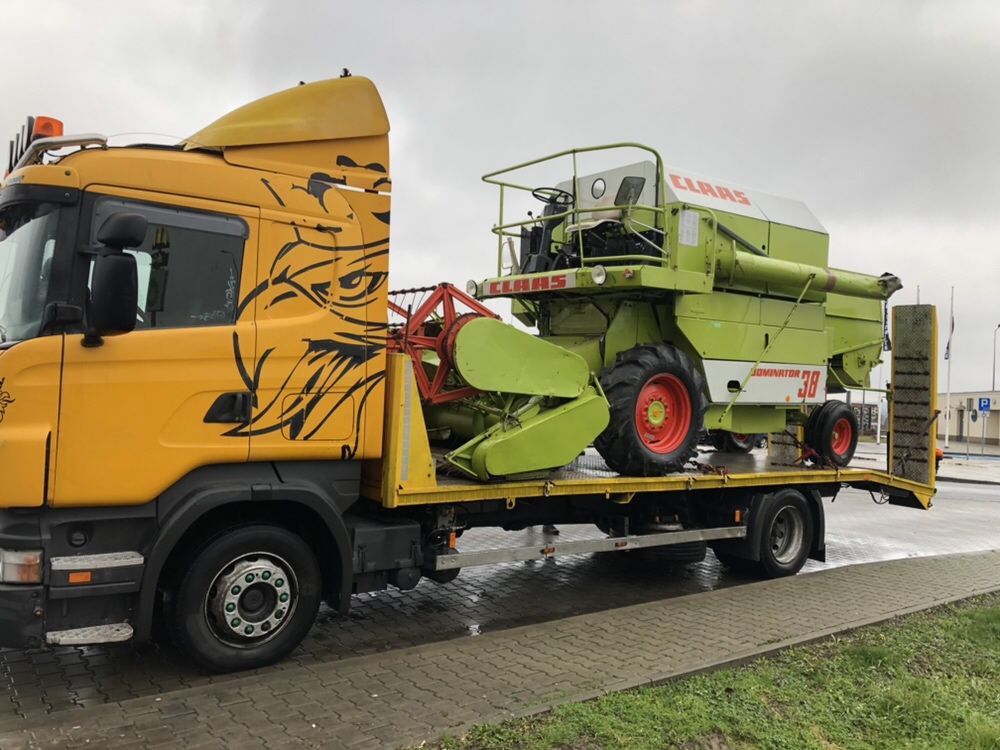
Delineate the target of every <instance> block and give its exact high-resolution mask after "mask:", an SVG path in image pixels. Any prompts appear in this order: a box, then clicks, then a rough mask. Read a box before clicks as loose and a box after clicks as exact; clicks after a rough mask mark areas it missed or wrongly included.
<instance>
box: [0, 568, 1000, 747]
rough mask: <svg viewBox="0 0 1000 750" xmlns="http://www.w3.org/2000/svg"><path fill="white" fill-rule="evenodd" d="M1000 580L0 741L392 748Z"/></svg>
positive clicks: (911, 586) (796, 608)
mask: <svg viewBox="0 0 1000 750" xmlns="http://www.w3.org/2000/svg"><path fill="white" fill-rule="evenodd" d="M998 589H1000V550H997V551H992V552H985V553H976V554H963V555H949V556H942V557H925V558H913V559H908V560H897V561H891V562H882V563H870V564H866V565H856V566H851V567H846V568H838V569H834V570H829V571H822V572H818V573H813V574H810V575H808V576H798V577H795V578H786V579H781V580H776V581H765V582H760V583H752V584H747V585H744V586H739V587H735V588H728V589H723V590H719V591H711V592H707V593H702V594H694V595H691V596H685V597H680V598H674V599H669V600H665V601H658V602H651V603H647V604H639V605H634V606H630V607H623V608H619V609H612V610H607V611H604V612H598V613H593V614H587V615H580V616H578V617H571V618H567V619H563V620H557V621H554V622H549V623H544V624H539V625H529V626H525V627H519V628H512V629H510V630H505V631H499V632H496V633H491V634H487V635H483V636H479V637H470V638H464V639H461V640H450V641H446V642H440V643H433V644H428V645H424V646H417V647H413V648H405V649H399V650H395V651H389V652H386V653H380V654H373V655H369V656H360V657H356V658H349V659H345V660H342V661H339V662H333V663H327V664H316V665H304V666H301V667H297V668H294V669H285V670H279V671H274V672H273V673H270V674H264V675H254V676H250V677H244V678H239V679H236V680H229V681H226V682H224V683H221V684H214V685H213V684H209V685H202V686H198V687H194V688H188V689H181V690H175V691H172V692H167V693H164V694H162V695H160V696H155V697H154V696H147V697H143V698H137V699H133V700H129V701H124V702H121V703H112V704H105V705H102V706H96V707H92V708H88V709H82V710H78V711H64V712H61V713H60V714H59V715H57V716H56V715H53V716H52V719H53V721H52V722H51V723H50V724H48V725H47V726H44V727H42V728H39V727H37V726H36V727H34V728H32V729H23V730H20V731H8V732H3V733H0V748H4V749H5V750H8V749H9V750H13V748H42V747H44V748H49V747H136V748H140V747H141V748H146V747H178V748H180V747H183V748H210V747H215V748H256V747H266V748H283V747H330V748H352V749H354V748H359V749H360V748H383V747H386V748H395V747H400V746H405V745H410V744H418V743H419V742H421V741H422V740H425V739H433V738H436V737H438V736H440V735H441V734H442V733H443V732H449V733H459V732H461V731H463V730H464V729H465V728H467V727H469V726H471V725H472V724H478V723H483V722H494V721H500V720H503V719H506V718H510V717H513V716H524V715H529V714H532V713H537V712H540V711H544V710H546V709H548V708H550V707H552V706H554V705H557V704H560V703H565V702H568V701H578V700H584V699H587V698H591V697H594V696H597V695H601V694H603V693H607V692H612V691H616V690H623V689H626V688H629V687H634V686H638V685H643V684H649V683H655V682H658V681H662V680H665V679H669V678H671V677H675V676H678V675H682V674H687V673H691V672H697V671H701V670H705V669H710V668H713V667H718V666H720V665H724V664H731V663H737V662H741V661H745V660H747V659H750V658H753V657H756V656H759V655H761V654H766V653H770V652H773V651H775V650H778V649H780V648H784V647H786V646H789V645H793V644H798V643H803V642H807V641H810V640H814V639H817V638H822V637H824V636H828V635H831V634H833V633H837V632H841V631H844V630H848V629H851V628H855V627H858V626H861V625H866V624H870V623H873V622H878V621H881V620H885V619H888V618H891V617H895V616H898V615H903V614H907V613H910V612H914V611H917V610H921V609H926V608H928V607H933V606H935V605H938V604H943V603H946V602H950V601H955V600H958V599H963V598H966V597H969V596H973V595H976V594H981V593H986V592H990V591H994V590H998ZM413 627H414V628H419V627H421V624H420V621H419V618H414V620H413Z"/></svg>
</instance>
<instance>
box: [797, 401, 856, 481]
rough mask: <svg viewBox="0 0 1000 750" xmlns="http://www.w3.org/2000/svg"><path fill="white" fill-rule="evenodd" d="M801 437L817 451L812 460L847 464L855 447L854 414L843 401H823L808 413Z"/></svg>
mask: <svg viewBox="0 0 1000 750" xmlns="http://www.w3.org/2000/svg"><path fill="white" fill-rule="evenodd" d="M805 438H806V443H808V444H809V446H810V447H812V449H813V450H814V451H816V453H818V454H819V458H816V457H813V458H812V459H811V460H812V461H813V463H824V462H825V461H829V462H830V463H832V464H834V465H835V466H847V465H848V464H849V463H850V462H851V459H852V458H854V451H855V450H856V449H857V447H858V418H857V417H856V416H855V415H854V410H853V409H852V408H851V407H850V406H848V405H847V404H845V403H844V402H843V401H827V402H826V403H825V404H823V405H822V406H820V407H819V408H818V409H816V410H815V411H814V412H813V413H812V414H811V415H809V420H808V421H807V422H806V434H805Z"/></svg>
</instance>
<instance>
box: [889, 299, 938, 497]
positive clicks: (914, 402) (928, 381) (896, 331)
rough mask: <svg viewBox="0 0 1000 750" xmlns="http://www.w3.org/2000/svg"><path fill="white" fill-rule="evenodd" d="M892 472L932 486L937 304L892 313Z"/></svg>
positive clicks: (895, 310)
mask: <svg viewBox="0 0 1000 750" xmlns="http://www.w3.org/2000/svg"><path fill="white" fill-rule="evenodd" d="M892 341H893V347H894V351H893V356H892V398H891V399H890V400H889V470H890V473H891V474H892V475H894V476H897V477H902V478H904V479H910V480H912V481H914V482H921V483H923V484H931V483H932V481H933V478H934V476H933V475H934V461H933V460H932V457H933V455H934V450H935V447H936V445H935V432H936V430H935V426H934V422H935V420H936V419H937V414H938V411H937V314H936V311H935V308H934V306H933V305H897V306H896V307H894V308H893V309H892Z"/></svg>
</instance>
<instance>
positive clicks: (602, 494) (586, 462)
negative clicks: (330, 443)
mask: <svg viewBox="0 0 1000 750" xmlns="http://www.w3.org/2000/svg"><path fill="white" fill-rule="evenodd" d="M893 322H894V329H895V339H896V350H895V352H894V357H893V370H892V373H893V380H892V388H891V389H890V392H891V393H895V394H899V396H900V397H899V398H897V399H890V403H891V409H890V425H891V427H890V430H889V437H890V441H889V445H888V446H887V465H886V468H885V469H884V470H872V469H853V468H840V467H836V466H832V467H829V468H827V467H823V466H811V465H809V464H808V463H807V462H806V461H804V460H803V456H802V454H801V449H800V448H801V440H800V437H799V436H796V435H793V434H790V433H784V434H780V435H772V436H771V439H770V440H769V453H768V456H767V458H766V459H761V458H760V457H759V456H753V455H730V454H721V453H717V452H706V454H705V455H704V456H702V457H700V458H699V459H698V460H696V461H694V462H693V463H692V466H691V471H688V472H684V473H677V474H670V475H666V476H661V477H626V476H620V475H618V474H616V473H615V472H613V471H611V470H610V469H609V468H608V467H607V465H606V464H605V463H604V462H603V460H602V459H601V458H600V456H599V455H597V454H596V453H595V452H594V451H592V450H588V451H587V452H586V453H585V454H584V455H582V456H580V457H579V458H578V459H577V460H576V461H574V462H573V463H572V464H570V465H569V466H566V467H564V468H562V469H559V470H557V471H553V472H548V473H546V474H544V475H542V476H537V477H531V478H524V479H520V480H515V481H510V480H508V481H496V482H488V483H483V482H477V481H474V480H470V479H468V478H464V477H460V476H447V475H445V476H442V475H441V474H440V473H439V467H440V466H441V465H442V462H441V461H440V460H439V458H438V456H436V455H435V453H434V451H433V450H432V449H431V447H430V444H429V442H428V440H427V430H426V427H425V425H424V421H423V417H422V414H421V410H420V402H419V398H418V389H417V386H416V382H415V380H414V376H413V372H412V370H413V363H412V360H411V359H410V358H409V357H407V356H405V355H391V356H390V358H389V364H388V368H387V396H386V424H385V432H384V437H385V443H384V446H383V456H384V458H383V460H382V461H380V462H376V463H372V464H369V465H368V466H367V467H366V471H365V473H364V479H363V484H362V492H363V494H364V495H365V496H366V497H368V498H369V499H371V500H372V501H373V502H377V503H378V504H379V505H381V506H382V508H384V509H386V510H390V511H392V513H393V514H394V515H407V513H410V514H412V513H414V512H417V513H420V514H427V515H430V516H434V515H438V516H439V518H438V519H437V521H436V522H430V525H432V526H433V525H434V523H437V524H439V525H440V528H441V529H442V530H445V529H447V530H449V535H448V537H447V544H443V543H442V542H441V540H439V541H438V543H437V544H436V545H433V544H432V545H429V546H428V545H425V553H426V554H425V555H424V557H423V562H422V567H423V572H424V574H425V575H428V576H430V577H437V578H439V579H441V578H445V577H447V576H445V575H442V574H443V573H445V572H448V571H451V572H455V571H457V570H459V569H460V568H462V567H472V566H477V565H489V564H495V563H503V562H513V561H522V560H531V559H540V558H550V557H558V556H560V555H572V554H583V553H592V552H615V551H628V550H637V549H648V548H652V547H666V546H673V545H688V546H689V547H691V546H693V551H692V552H691V555H693V556H694V557H697V556H698V555H699V553H701V554H703V552H704V548H705V546H706V544H708V545H711V546H713V547H714V548H715V550H716V552H717V554H719V555H720V557H722V558H726V559H728V561H729V562H730V563H732V564H737V561H738V560H739V561H745V562H746V563H754V564H755V565H753V566H752V567H756V568H758V569H760V572H762V573H764V574H765V575H787V574H793V573H795V572H797V571H798V570H799V568H800V567H801V565H802V564H803V563H804V562H805V560H806V558H807V557H808V556H811V557H815V558H818V559H823V555H824V549H825V547H824V542H823V530H824V522H823V509H822V503H821V500H820V498H822V497H833V496H836V494H837V493H838V492H839V491H840V489H842V488H844V487H853V488H856V489H861V490H865V491H868V492H871V493H873V497H874V495H875V494H876V493H877V494H878V495H879V497H880V498H881V499H883V500H884V501H885V502H889V503H891V504H898V505H907V506H911V507H916V508H924V509H927V508H930V506H931V501H932V498H933V496H934V493H935V489H934V480H935V468H936V467H935V462H934V460H933V455H934V430H933V429H932V426H933V424H934V421H935V419H936V416H937V410H936V405H935V402H934V394H935V393H936V389H935V387H934V386H935V384H936V383H935V380H936V375H935V352H936V349H935V341H936V321H935V317H934V312H933V308H930V307H928V306H901V307H897V308H895V309H894V316H893ZM893 437H895V439H892V438H893ZM782 491H783V492H785V493H786V495H787V494H788V492H789V491H790V492H793V493H797V494H798V495H800V496H801V497H802V498H804V499H805V501H806V507H807V508H808V510H809V514H810V515H811V519H810V522H809V523H806V524H805V528H804V529H801V530H802V531H805V532H807V535H808V536H809V537H810V538H809V539H808V540H802V544H803V545H804V547H803V549H802V550H800V551H795V552H794V554H792V552H791V551H789V552H788V555H787V556H788V561H786V563H785V564H782V565H777V564H774V563H773V561H769V560H768V559H766V558H767V554H768V553H767V550H766V549H765V547H766V544H765V539H767V538H768V535H769V534H771V533H772V532H774V533H775V534H777V533H778V530H775V529H774V528H767V529H765V528H763V524H762V523H761V522H759V519H761V518H762V517H766V516H768V515H769V514H768V513H767V512H766V507H767V505H768V504H769V503H770V502H771V501H772V499H773V497H774V496H775V495H776V494H777V493H779V492H782ZM435 509H437V510H436V511H435ZM651 516H652V517H653V519H654V520H652V521H650V520H649V519H650V517H651ZM665 516H669V518H667V519H665V518H664V517H665ZM765 520H767V519H766V518H765ZM570 521H577V522H579V521H584V522H586V521H594V522H596V523H598V525H599V526H601V527H602V529H603V530H606V531H607V532H608V535H607V538H605V539H596V540H586V541H573V542H563V543H560V542H558V541H551V542H546V544H545V545H544V546H541V547H538V546H529V547H524V546H518V547H513V548H508V549H495V550H487V551H483V550H477V551H474V552H461V551H460V549H459V548H458V544H457V535H456V534H454V533H451V532H452V531H453V530H454V529H460V530H461V529H462V528H463V527H465V526H474V525H489V526H501V527H505V528H511V529H515V528H523V527H524V526H527V525H532V524H538V523H561V522H570ZM425 525H427V522H426V521H425ZM793 531H794V530H793ZM442 538H444V537H442ZM777 541H778V540H776V539H774V540H769V542H774V544H772V546H774V545H776V544H777ZM805 547H807V548H808V549H805ZM762 555H763V557H764V559H763V560H762ZM689 559H691V558H690V557H689Z"/></svg>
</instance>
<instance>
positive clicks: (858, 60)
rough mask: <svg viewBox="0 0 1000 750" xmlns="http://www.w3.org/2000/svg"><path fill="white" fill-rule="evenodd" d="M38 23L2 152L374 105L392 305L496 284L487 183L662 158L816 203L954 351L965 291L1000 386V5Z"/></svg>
mask: <svg viewBox="0 0 1000 750" xmlns="http://www.w3.org/2000/svg"><path fill="white" fill-rule="evenodd" d="M39 13H40V12H39V11H38V9H37V8H35V7H34V6H30V5H28V4H24V3H20V4H16V5H15V4H10V5H8V6H6V7H5V10H4V16H3V20H2V23H3V25H4V27H5V28H6V30H7V33H6V34H5V45H4V46H5V50H4V51H5V59H6V65H5V73H6V75H5V79H6V86H5V91H4V97H3V98H4V102H3V106H2V107H0V134H2V133H7V134H9V135H8V137H10V136H13V134H14V133H15V131H16V130H17V129H19V128H20V126H21V125H22V123H23V121H24V118H25V117H26V116H27V115H29V114H32V115H39V114H45V115H51V116H55V117H58V118H60V119H62V120H63V121H64V122H65V123H66V129H67V132H95V131H96V132H100V133H104V134H108V135H117V134H130V135H125V136H122V138H123V139H124V141H137V140H154V137H153V135H150V134H155V136H156V139H159V140H161V141H167V142H170V141H171V140H179V139H180V138H183V137H185V136H188V135H190V134H192V133H194V132H196V131H197V130H198V129H200V128H201V127H202V126H204V125H206V124H208V123H209V122H211V121H213V120H214V119H216V118H217V117H219V116H221V115H222V114H225V113H226V112H228V111H229V110H231V109H234V108H235V107H237V106H239V105H241V104H243V103H246V102H248V101H250V100H252V99H256V98H258V97H260V96H263V95H266V94H269V93H272V92H274V91H277V90H280V89H283V88H287V87H290V86H294V85H295V84H297V83H298V82H299V81H313V80H319V79H323V78H330V77H335V76H336V75H338V74H339V72H340V70H341V68H344V67H347V68H349V69H350V70H351V72H352V73H353V74H355V75H364V76H367V77H369V78H371V79H372V80H373V81H374V82H375V84H376V85H377V86H378V88H379V90H380V92H381V94H382V98H383V100H384V102H385V106H386V110H387V111H388V114H389V119H390V123H391V129H392V132H391V134H390V138H391V174H392V181H393V196H392V202H393V205H392V260H391V284H392V286H393V287H394V288H396V287H408V286H413V285H423V284H432V283H436V282H438V281H452V282H454V283H457V284H458V285H459V286H464V283H465V281H466V280H467V279H469V278H477V279H481V278H484V277H486V276H489V275H491V273H492V272H493V270H495V267H496V242H495V238H494V236H493V235H492V234H491V233H490V228H491V226H492V224H493V223H494V222H495V221H496V219H497V195H496V192H495V188H493V187H491V186H489V185H486V184H484V183H483V182H481V180H480V177H481V176H482V175H483V174H484V173H486V172H489V171H492V170H494V169H497V168H500V167H503V166H508V165H510V164H514V163H517V162H520V161H524V160H527V159H530V158H534V157H537V156H542V155H545V154H548V153H551V152H555V151H559V150H562V149H566V148H570V147H579V146H586V145H593V144H599V143H609V142H619V141H639V142H642V143H647V144H649V145H651V146H653V147H654V148H656V149H658V150H659V151H660V153H661V154H662V155H663V158H664V160H665V161H666V163H668V164H670V165H674V166H677V167H682V168H686V169H688V170H690V171H692V172H696V173H698V174H701V175H711V176H713V177H716V178H719V179H721V180H725V181H727V182H731V183H736V184H738V185H743V186H746V187H750V188H754V189H758V190H763V191H765V192H770V193H775V194H778V195H783V196H788V197H793V198H796V199H799V200H802V201H804V202H805V203H806V204H807V205H808V206H809V207H810V208H811V209H812V211H813V213H814V214H816V216H817V217H818V218H819V219H820V221H821V222H822V223H823V225H824V226H825V227H826V229H827V230H828V231H829V233H830V246H831V252H830V257H831V265H834V266H838V267H841V268H848V269H851V270H856V271H863V272H867V273H872V274H880V273H882V272H884V271H890V272H892V273H895V274H897V275H898V276H900V278H901V279H902V280H903V283H904V289H903V290H902V291H900V292H898V293H897V294H896V295H895V296H894V297H893V299H892V302H894V303H901V304H907V303H913V302H916V301H917V291H918V288H919V294H920V301H921V302H924V303H933V304H935V305H937V306H938V315H939V325H940V328H941V330H942V337H941V342H940V350H941V353H942V354H943V351H944V345H945V338H946V337H947V331H948V318H949V311H948V306H949V296H950V292H951V288H952V287H954V289H955V333H954V338H953V342H952V347H951V349H952V355H953V358H952V374H951V387H952V390H953V391H962V390H976V389H982V388H988V387H989V385H990V381H991V365H992V358H993V347H994V331H995V330H996V328H997V325H998V324H1000V294H998V292H997V289H998V287H1000V210H998V203H1000V139H998V137H997V135H996V132H997V130H998V127H1000V96H997V93H996V84H997V79H998V75H1000V3H996V2H963V1H961V0H958V1H955V2H947V3H945V2H919V1H918V0H880V2H877V3H873V2H853V1H848V0H845V1H844V2H830V1H827V2H805V1H803V0H797V1H791V0H789V1H784V0H781V1H779V0H775V1H764V0H761V1H760V2H755V3H746V2H713V1H711V0H705V1H704V2H667V1H664V2H629V1H627V0H625V1H621V2H615V3H610V2H607V1H606V0H605V1H604V2H590V1H589V0H577V2H545V3H543V2H538V0H535V1H534V2H519V1H516V0H505V1H504V2H489V3H487V2H473V1H472V0H466V1H465V2H443V1H436V0H427V1H425V2H416V1H415V0H409V1H408V2H402V1H397V0H380V1H379V2H377V3H374V2H332V1H331V2H300V3H294V2H284V3H278V2H269V1H266V0H258V1H257V2H245V1H244V2H235V1H229V0H224V1H218V0H217V1H216V2H212V3H201V2H185V1H183V0H176V1H175V2H172V3H163V2H156V3H152V2H140V1H135V2H107V1H105V2H100V1H98V2H94V1H93V0H91V1H88V2H87V3H80V2H61V1H59V0H50V1H49V2H47V3H46V4H45V10H44V13H43V14H42V15H39ZM42 16H44V18H43V17H42ZM135 134H143V135H142V136H141V137H140V136H137V135H135ZM635 160H638V159H635ZM941 365H942V370H941V377H940V384H941V386H942V390H943V387H944V385H945V369H944V362H943V361H942V363H941Z"/></svg>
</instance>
